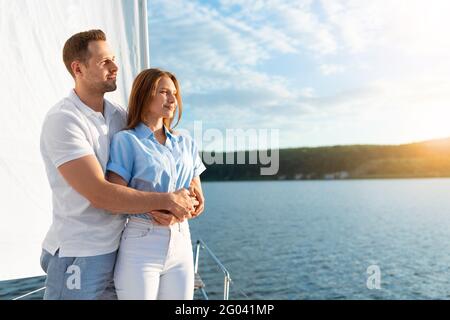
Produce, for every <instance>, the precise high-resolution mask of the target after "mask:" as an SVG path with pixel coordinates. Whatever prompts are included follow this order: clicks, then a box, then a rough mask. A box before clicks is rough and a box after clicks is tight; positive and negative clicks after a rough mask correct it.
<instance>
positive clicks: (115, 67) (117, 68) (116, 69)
mask: <svg viewBox="0 0 450 320" xmlns="http://www.w3.org/2000/svg"><path fill="white" fill-rule="evenodd" d="M111 63H112V67H111V71H113V72H117V71H118V70H119V66H118V65H117V63H116V62H115V61H111Z"/></svg>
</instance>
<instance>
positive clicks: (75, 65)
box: [70, 60, 83, 76]
mask: <svg viewBox="0 0 450 320" xmlns="http://www.w3.org/2000/svg"><path fill="white" fill-rule="evenodd" d="M70 68H71V69H72V72H73V74H74V75H75V76H76V75H82V74H83V73H82V71H81V62H80V61H78V60H74V61H72V63H71V64H70Z"/></svg>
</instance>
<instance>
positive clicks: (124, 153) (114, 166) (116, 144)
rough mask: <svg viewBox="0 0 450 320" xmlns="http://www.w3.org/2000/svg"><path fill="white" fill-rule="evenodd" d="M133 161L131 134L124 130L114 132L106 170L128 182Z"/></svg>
mask: <svg viewBox="0 0 450 320" xmlns="http://www.w3.org/2000/svg"><path fill="white" fill-rule="evenodd" d="M133 162H134V151H133V145H132V139H131V136H130V135H129V134H127V133H126V132H124V131H121V132H118V133H116V134H115V135H114V136H113V138H112V140H111V145H110V150H109V161H108V164H107V166H106V170H109V171H112V172H114V173H116V174H118V175H119V176H121V177H122V179H124V180H125V181H126V182H127V183H129V182H130V179H131V175H132V171H133Z"/></svg>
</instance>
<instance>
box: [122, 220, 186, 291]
mask: <svg viewBox="0 0 450 320" xmlns="http://www.w3.org/2000/svg"><path fill="white" fill-rule="evenodd" d="M114 284H115V286H116V292H117V297H118V299H119V300H156V299H157V300H192V299H193V296H194V260H193V254H192V244H191V235H190V232H189V225H188V222H187V220H185V221H184V222H183V223H176V224H173V225H171V226H170V227H165V226H160V225H156V224H154V223H153V222H152V221H149V220H144V219H140V218H130V220H129V222H128V224H127V226H126V228H125V230H124V232H123V235H122V240H121V242H120V248H119V253H118V255H117V261H116V267H115V269H114Z"/></svg>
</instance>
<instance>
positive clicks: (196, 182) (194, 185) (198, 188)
mask: <svg viewBox="0 0 450 320" xmlns="http://www.w3.org/2000/svg"><path fill="white" fill-rule="evenodd" d="M189 190H190V191H191V196H195V198H196V199H197V201H198V205H197V206H196V207H195V212H194V213H193V214H192V217H193V218H195V217H197V216H199V215H200V214H201V213H202V212H203V210H204V209H205V197H204V196H203V190H202V183H201V181H200V176H198V177H195V178H194V179H192V181H191V184H190V186H189Z"/></svg>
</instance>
